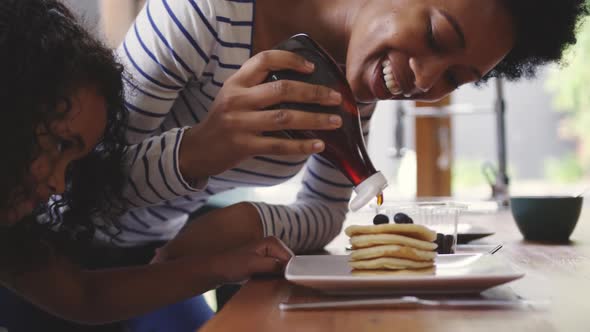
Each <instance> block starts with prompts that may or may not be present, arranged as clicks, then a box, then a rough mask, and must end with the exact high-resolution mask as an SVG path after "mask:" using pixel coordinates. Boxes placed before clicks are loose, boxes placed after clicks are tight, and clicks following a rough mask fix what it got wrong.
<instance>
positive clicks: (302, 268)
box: [285, 254, 524, 295]
mask: <svg viewBox="0 0 590 332" xmlns="http://www.w3.org/2000/svg"><path fill="white" fill-rule="evenodd" d="M435 263H436V270H435V272H434V274H430V275H411V274H410V275H395V276H390V275H388V276H355V275H352V274H351V269H350V267H349V266H348V256H347V255H317V256H295V257H293V259H291V261H290V262H289V264H288V265H287V269H286V271H285V278H286V279H287V280H289V281H291V282H293V283H295V284H298V285H302V286H306V287H310V288H313V289H317V290H319V291H322V292H325V293H330V294H350V295H353V294H354V295H363V294H366V295H375V294H465V293H479V292H482V291H484V290H486V289H488V288H491V287H494V286H497V285H500V284H503V283H506V282H509V281H512V280H515V279H519V278H522V277H523V276H524V273H521V272H519V271H516V270H515V269H514V268H512V267H511V266H510V264H508V263H507V262H506V261H504V260H503V259H501V258H500V257H498V256H495V255H488V254H456V255H439V256H438V257H437V258H436V262H435Z"/></svg>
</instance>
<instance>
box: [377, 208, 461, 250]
mask: <svg viewBox="0 0 590 332" xmlns="http://www.w3.org/2000/svg"><path fill="white" fill-rule="evenodd" d="M466 209H467V206H466V205H464V204H460V203H456V202H445V201H434V202H426V201H421V202H410V203H407V202H400V203H385V204H383V205H382V206H380V207H378V208H377V213H380V214H385V215H387V216H388V217H389V220H390V222H392V223H393V222H394V221H393V220H394V218H395V215H396V214H398V213H404V214H406V215H407V216H409V217H410V218H412V220H413V223H414V224H418V225H423V226H426V227H428V228H430V229H432V230H433V231H435V232H437V233H441V234H444V235H451V236H452V237H453V241H452V243H450V244H449V245H450V248H449V249H450V252H451V253H454V252H455V248H456V246H457V226H458V223H459V217H460V215H461V213H462V212H463V211H465V210H466Z"/></svg>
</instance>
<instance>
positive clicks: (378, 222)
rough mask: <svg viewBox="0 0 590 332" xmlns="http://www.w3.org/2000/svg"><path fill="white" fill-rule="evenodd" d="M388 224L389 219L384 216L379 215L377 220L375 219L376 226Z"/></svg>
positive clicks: (376, 217)
mask: <svg viewBox="0 0 590 332" xmlns="http://www.w3.org/2000/svg"><path fill="white" fill-rule="evenodd" d="M388 223H389V218H388V217H387V216H386V215H384V214H378V215H376V216H375V218H373V224H374V225H382V224H388Z"/></svg>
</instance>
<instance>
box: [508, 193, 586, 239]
mask: <svg viewBox="0 0 590 332" xmlns="http://www.w3.org/2000/svg"><path fill="white" fill-rule="evenodd" d="M583 201H584V198H583V197H575V196H519V197H511V198H510V208H511V210H512V215H513V216H514V220H515V221H516V225H517V226H518V229H519V230H520V233H521V234H522V236H524V238H525V240H529V241H541V242H568V241H569V238H570V236H571V235H572V233H573V231H574V228H575V227H576V224H577V223H578V218H579V217H580V211H581V210H582V203H583Z"/></svg>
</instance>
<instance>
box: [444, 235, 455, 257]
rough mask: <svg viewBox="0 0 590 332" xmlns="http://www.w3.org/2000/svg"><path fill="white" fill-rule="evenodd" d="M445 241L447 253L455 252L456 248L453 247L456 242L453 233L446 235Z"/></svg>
mask: <svg viewBox="0 0 590 332" xmlns="http://www.w3.org/2000/svg"><path fill="white" fill-rule="evenodd" d="M443 243H444V247H445V253H446V254H453V253H455V250H454V248H453V244H455V237H454V236H453V235H445V238H444V240H443Z"/></svg>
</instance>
